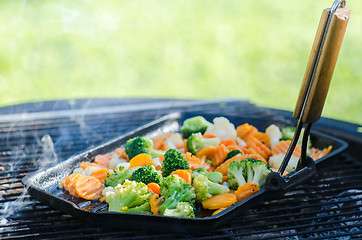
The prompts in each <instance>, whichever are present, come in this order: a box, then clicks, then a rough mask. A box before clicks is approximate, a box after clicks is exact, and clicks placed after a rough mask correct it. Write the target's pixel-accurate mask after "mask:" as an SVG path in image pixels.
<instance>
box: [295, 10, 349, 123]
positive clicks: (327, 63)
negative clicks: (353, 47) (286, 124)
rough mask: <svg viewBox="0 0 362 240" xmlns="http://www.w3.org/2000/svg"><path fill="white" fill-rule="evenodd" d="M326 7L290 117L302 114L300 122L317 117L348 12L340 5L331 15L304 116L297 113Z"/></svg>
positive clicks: (316, 118)
mask: <svg viewBox="0 0 362 240" xmlns="http://www.w3.org/2000/svg"><path fill="white" fill-rule="evenodd" d="M329 11H330V10H329V9H325V10H324V11H323V13H322V16H321V19H320V22H319V26H318V29H317V33H316V37H315V39H314V43H313V47H312V51H311V54H310V57H309V61H308V64H307V68H306V71H305V74H304V78H303V83H302V86H301V89H300V92H299V96H298V100H297V104H296V107H295V110H294V114H293V118H295V119H298V118H300V117H301V118H302V122H304V123H313V122H315V121H317V120H318V119H319V118H320V116H321V114H322V109H323V106H324V102H325V100H326V97H327V93H328V89H329V85H330V83H331V79H332V75H333V71H334V67H335V66H336V62H337V58H338V54H339V50H340V48H341V45H342V41H343V37H344V33H345V31H346V27H347V23H348V20H349V16H350V13H351V10H350V9H349V8H339V9H337V10H336V11H335V12H334V14H333V16H332V18H331V21H330V25H329V29H328V32H327V35H326V38H325V42H324V46H323V49H322V52H321V55H320V59H319V64H318V66H317V69H316V71H315V77H314V81H313V84H312V87H311V91H310V93H309V97H308V100H307V103H306V106H305V111H304V113H303V116H300V115H301V110H302V105H303V102H304V99H305V97H306V95H307V91H308V85H309V80H310V77H311V75H312V72H313V67H314V64H315V61H316V57H317V54H318V49H319V46H320V44H321V41H322V37H323V31H324V27H325V25H326V22H327V19H328V13H329Z"/></svg>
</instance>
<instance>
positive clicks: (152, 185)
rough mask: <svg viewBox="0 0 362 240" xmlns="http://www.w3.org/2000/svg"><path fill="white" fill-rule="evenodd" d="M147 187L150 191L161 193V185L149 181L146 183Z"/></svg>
mask: <svg viewBox="0 0 362 240" xmlns="http://www.w3.org/2000/svg"><path fill="white" fill-rule="evenodd" d="M147 188H148V190H149V191H150V192H152V193H155V194H160V193H161V190H160V189H161V187H160V185H158V184H157V183H155V182H151V183H149V184H147Z"/></svg>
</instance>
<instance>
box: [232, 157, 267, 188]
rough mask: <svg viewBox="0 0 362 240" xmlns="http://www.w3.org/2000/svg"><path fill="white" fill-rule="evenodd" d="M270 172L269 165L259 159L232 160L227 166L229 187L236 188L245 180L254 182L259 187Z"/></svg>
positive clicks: (244, 182) (245, 181)
mask: <svg viewBox="0 0 362 240" xmlns="http://www.w3.org/2000/svg"><path fill="white" fill-rule="evenodd" d="M270 172H271V169H270V167H269V166H268V165H267V164H265V163H263V162H262V161H260V160H256V159H253V158H247V159H245V160H243V161H234V162H232V163H230V166H229V168H228V177H229V181H228V183H229V187H230V188H231V189H238V187H240V186H242V185H244V184H246V183H247V182H253V183H256V184H258V185H259V187H261V186H263V185H264V183H265V180H266V177H267V176H268V174H269V173H270Z"/></svg>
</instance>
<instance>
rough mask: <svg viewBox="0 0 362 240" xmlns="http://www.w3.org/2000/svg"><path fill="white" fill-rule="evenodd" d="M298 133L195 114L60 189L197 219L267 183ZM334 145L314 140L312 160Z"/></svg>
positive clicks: (105, 158) (135, 209)
mask: <svg viewBox="0 0 362 240" xmlns="http://www.w3.org/2000/svg"><path fill="white" fill-rule="evenodd" d="M294 131H295V128H293V127H286V128H284V129H280V128H279V127H278V126H276V125H273V124H272V125H270V126H269V127H268V128H267V129H266V130H265V132H261V131H259V130H258V129H257V128H256V127H254V126H252V125H249V124H248V123H245V124H243V125H240V126H238V127H236V128H235V126H234V125H233V124H232V123H230V122H229V120H228V119H226V118H224V117H217V118H215V119H214V120H213V123H210V122H208V121H207V120H205V119H204V118H203V117H201V116H197V117H193V118H189V119H186V120H185V121H184V122H183V125H182V127H181V129H180V132H181V133H167V134H165V135H163V136H159V137H156V138H155V139H153V140H151V139H148V138H145V137H142V136H139V137H135V138H132V139H129V140H128V141H127V142H126V144H125V145H124V147H122V148H117V149H116V150H115V151H114V152H113V153H109V154H104V155H97V156H96V157H95V159H94V162H82V163H81V164H80V166H79V167H78V168H76V169H74V171H73V173H72V174H70V175H69V176H67V177H66V178H64V179H63V180H62V182H61V187H64V188H65V189H66V190H67V191H68V192H69V193H70V194H71V195H73V196H75V197H80V198H83V199H86V200H99V201H106V202H107V203H108V205H109V208H108V210H109V211H112V212H126V213H138V214H155V215H165V216H173V217H186V218H193V217H195V209H201V208H203V209H208V210H212V211H214V213H213V214H216V213H219V212H221V211H222V210H224V209H225V208H228V207H230V206H231V205H233V204H235V203H236V202H238V201H240V200H242V199H244V198H247V197H249V196H250V195H252V194H253V193H255V192H257V191H259V189H260V188H261V187H263V185H264V183H265V180H266V177H267V176H268V174H269V173H270V172H271V171H276V170H277V169H278V168H279V166H280V164H281V162H282V160H283V158H284V155H285V153H286V151H287V149H288V147H289V145H290V143H291V139H292V138H293V134H294ZM299 144H300V143H299ZM331 149H332V146H329V147H327V148H325V149H316V148H313V147H312V143H311V142H310V140H309V144H308V155H309V156H310V157H312V158H313V159H314V160H317V159H319V158H321V157H323V156H325V155H327V154H328V153H329V152H330V151H331ZM300 154H301V148H300V145H297V146H296V148H295V150H294V152H293V156H292V158H291V160H290V162H289V164H288V166H287V168H286V172H285V173H284V174H287V173H288V172H291V171H293V170H295V169H296V167H297V164H298V159H299V157H300Z"/></svg>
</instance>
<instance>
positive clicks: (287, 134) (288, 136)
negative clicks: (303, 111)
mask: <svg viewBox="0 0 362 240" xmlns="http://www.w3.org/2000/svg"><path fill="white" fill-rule="evenodd" d="M295 130H296V128H295V127H292V126H288V127H285V128H283V129H282V137H281V139H280V140H292V139H293V136H294V133H295ZM303 134H304V128H302V130H301V131H300V135H299V138H298V145H299V146H302V141H303ZM311 147H312V142H311V140H310V138H309V137H308V143H307V148H311Z"/></svg>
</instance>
